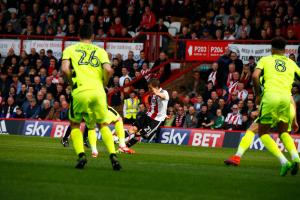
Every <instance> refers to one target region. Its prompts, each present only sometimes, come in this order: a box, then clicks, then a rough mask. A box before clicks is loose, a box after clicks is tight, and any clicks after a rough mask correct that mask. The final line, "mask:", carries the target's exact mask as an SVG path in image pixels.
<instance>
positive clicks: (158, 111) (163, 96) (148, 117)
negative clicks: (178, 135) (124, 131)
mask: <svg viewBox="0 0 300 200" xmlns="http://www.w3.org/2000/svg"><path fill="white" fill-rule="evenodd" d="M148 88H149V91H150V95H151V96H150V106H149V109H148V112H147V113H140V114H139V115H137V117H136V121H135V122H134V123H133V125H132V126H131V127H130V128H129V134H134V137H133V138H132V139H130V140H129V141H128V142H127V146H128V147H131V146H133V145H134V144H136V143H137V142H138V141H139V140H140V137H142V138H144V139H147V140H148V141H149V142H151V141H152V140H153V139H154V137H155V136H156V133H157V132H158V131H159V127H160V126H161V125H162V124H163V122H164V121H165V119H166V117H167V107H168V101H169V94H168V92H167V91H166V90H163V89H162V88H161V87H160V83H159V80H158V79H156V78H152V79H150V80H149V82H148Z"/></svg>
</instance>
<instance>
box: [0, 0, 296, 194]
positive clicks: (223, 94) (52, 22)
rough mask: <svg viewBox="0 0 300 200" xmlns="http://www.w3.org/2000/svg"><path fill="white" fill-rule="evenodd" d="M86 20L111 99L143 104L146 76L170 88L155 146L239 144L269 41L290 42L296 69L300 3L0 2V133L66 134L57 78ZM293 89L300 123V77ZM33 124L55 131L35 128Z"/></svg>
mask: <svg viewBox="0 0 300 200" xmlns="http://www.w3.org/2000/svg"><path fill="white" fill-rule="evenodd" d="M86 23H88V24H91V25H92V26H93V30H94V35H95V39H94V44H96V45H98V46H101V47H103V48H104V49H106V50H107V52H108V53H109V56H110V60H111V63H112V67H113V69H114V75H113V77H111V79H110V81H109V84H108V86H107V88H106V89H107V97H108V102H109V104H110V105H111V106H113V107H114V108H115V109H116V110H118V111H119V112H120V113H122V110H123V108H124V106H123V105H124V100H125V99H127V98H128V97H129V94H130V92H132V91H134V92H135V93H136V94H137V97H136V98H138V99H139V100H140V102H142V103H143V104H144V105H145V106H146V107H147V105H148V99H147V84H144V83H145V82H146V81H147V80H149V79H150V78H151V77H156V78H158V79H159V80H160V82H161V83H162V85H163V87H164V88H166V89H167V90H168V92H169V94H170V101H169V105H168V118H167V120H166V121H165V129H163V130H165V132H164V134H165V135H161V136H160V138H159V140H157V141H159V142H160V143H167V144H186V145H190V146H206V147H207V146H209V147H236V146H237V144H238V142H239V139H240V136H241V135H242V134H243V132H244V131H245V130H246V129H247V128H249V126H250V125H251V123H252V122H253V121H254V120H255V119H256V117H257V116H258V111H257V105H255V95H254V91H253V83H252V72H253V70H254V68H255V66H256V63H257V61H258V60H259V59H260V58H261V57H262V56H265V55H269V54H270V49H271V48H270V39H272V38H273V37H275V36H282V37H284V38H285V39H287V41H288V45H287V48H286V56H288V57H289V58H291V59H292V60H294V61H295V62H296V63H297V65H298V66H299V67H300V46H299V43H300V1H299V0H271V1H266V0H257V1H255V0H213V1H210V0H201V1H197V0H181V1H180V0H123V1H122V0H48V1H41V0H0V70H1V71H0V103H1V104H0V118H1V122H0V134H11V131H12V132H14V133H12V134H22V135H38V136H51V137H62V136H63V134H64V132H65V131H66V127H67V126H68V122H67V121H66V119H67V113H68V109H69V103H70V92H71V87H70V86H69V85H68V84H67V83H65V81H64V79H63V78H62V73H61V70H60V67H61V62H62V61H61V57H62V51H63V50H64V49H65V48H66V47H67V46H69V45H72V44H74V43H75V42H76V41H78V39H79V38H78V30H79V28H80V27H81V26H82V25H83V24H86ZM139 72H140V73H139ZM127 78H128V79H129V83H126V84H124V83H125V81H123V82H121V81H120V80H125V79H127ZM292 94H293V97H294V100H295V102H296V104H297V105H298V107H297V113H296V114H297V120H298V123H300V106H299V105H300V82H295V83H294V85H293V89H292ZM193 109H194V112H193V111H191V110H193ZM192 115H193V116H195V118H196V121H195V122H193V123H190V122H188V118H190V117H191V116H192ZM226 118H227V120H225V119H226ZM219 119H223V120H221V121H220V120H219ZM3 123H5V125H3ZM29 123H32V124H31V125H30V128H29V129H27V128H26V130H25V126H26V127H27V124H29ZM38 123H46V124H47V125H48V124H49V125H50V124H51V127H52V126H53V130H50V129H51V128H50V129H49V130H46V129H45V130H44V132H43V130H42V129H40V130H36V128H37V127H38ZM25 124H26V125H25ZM16 126H20V127H19V128H16ZM60 126H62V127H63V128H62V129H60V128H59V127H60ZM57 127H58V129H57ZM23 128H24V129H23ZM8 129H9V130H8ZM172 130H173V132H174V130H176V131H178V134H179V136H178V138H177V139H178V140H177V139H176V137H175V139H174V137H173V136H172V137H173V138H172V137H171V136H170V135H171V132H172ZM183 130H187V132H189V133H191V135H192V136H193V137H195V136H194V135H196V134H197V131H198V132H201V133H203V137H204V133H206V132H205V131H208V132H207V133H211V134H212V135H210V136H207V137H210V139H208V140H209V142H207V144H206V143H205V142H203V143H202V142H199V141H198V140H197V139H195V138H193V139H192V136H191V139H190V140H188V139H184V137H185V136H184V134H185V133H186V132H184V131H183ZM39 131H40V132H39ZM232 132H234V133H238V134H237V135H235V136H229V135H230V134H229V133H232ZM166 134H169V135H166ZM174 134H176V133H174ZM213 134H216V135H217V136H213ZM227 135H228V140H227V139H226V142H225V139H224V137H227ZM166 137H169V139H166ZM180 137H182V140H181V139H180ZM216 137H220V138H222V142H220V141H219V140H218V139H215V138H216ZM277 137H278V136H277V135H275V138H276V139H277ZM294 139H299V135H295V136H294ZM200 140H201V139H200ZM203 140H204V139H203ZM223 140H224V143H223ZM229 140H230V141H229ZM180 141H181V143H180ZM232 141H233V142H232ZM213 144H214V145H213ZM297 144H298V146H299V147H300V144H299V143H297ZM0 146H1V144H0ZM299 147H298V150H299ZM163 148H164V147H163ZM0 149H1V148H0ZM252 149H260V150H262V149H263V148H261V146H259V145H258V146H255V145H254V146H252ZM149 152H150V151H149ZM0 160H1V157H0ZM0 174H1V173H0ZM0 187H1V185H0ZM0 197H1V194H0Z"/></svg>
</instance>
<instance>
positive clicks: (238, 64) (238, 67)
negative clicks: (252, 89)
mask: <svg viewBox="0 0 300 200" xmlns="http://www.w3.org/2000/svg"><path fill="white" fill-rule="evenodd" d="M230 60H231V62H232V63H234V64H235V70H236V71H237V72H239V73H242V70H243V62H242V60H241V59H239V58H238V55H237V53H236V52H231V53H230Z"/></svg>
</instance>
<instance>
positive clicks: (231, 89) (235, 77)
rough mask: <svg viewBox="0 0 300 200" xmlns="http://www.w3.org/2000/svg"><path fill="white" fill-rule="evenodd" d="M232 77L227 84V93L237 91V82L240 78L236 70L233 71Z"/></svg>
mask: <svg viewBox="0 0 300 200" xmlns="http://www.w3.org/2000/svg"><path fill="white" fill-rule="evenodd" d="M232 78H233V80H232V81H231V82H230V84H229V86H228V93H229V94H232V93H233V92H235V91H237V89H238V83H239V80H240V74H239V73H238V72H233V75H232Z"/></svg>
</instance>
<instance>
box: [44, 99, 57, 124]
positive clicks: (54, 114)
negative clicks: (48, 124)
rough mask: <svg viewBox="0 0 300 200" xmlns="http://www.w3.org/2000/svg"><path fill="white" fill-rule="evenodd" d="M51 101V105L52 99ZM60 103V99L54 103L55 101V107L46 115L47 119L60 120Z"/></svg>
mask: <svg viewBox="0 0 300 200" xmlns="http://www.w3.org/2000/svg"><path fill="white" fill-rule="evenodd" d="M49 102H50V105H51V101H49ZM60 110H61V108H60V105H59V101H57V100H55V101H54V103H53V107H52V108H51V109H50V111H49V113H48V115H47V116H46V118H45V119H48V120H59V116H60Z"/></svg>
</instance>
